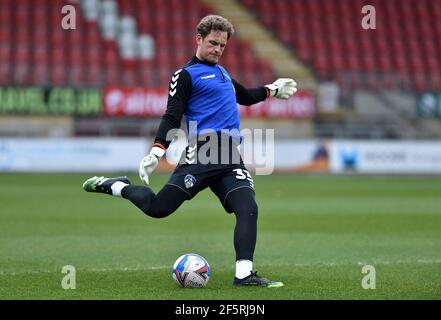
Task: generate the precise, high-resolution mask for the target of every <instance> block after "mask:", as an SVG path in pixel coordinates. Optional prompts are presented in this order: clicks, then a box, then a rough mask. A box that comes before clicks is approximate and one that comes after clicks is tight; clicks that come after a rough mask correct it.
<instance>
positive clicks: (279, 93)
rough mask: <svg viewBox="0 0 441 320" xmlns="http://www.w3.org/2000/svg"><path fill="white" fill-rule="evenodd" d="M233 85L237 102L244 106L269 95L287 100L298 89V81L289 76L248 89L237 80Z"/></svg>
mask: <svg viewBox="0 0 441 320" xmlns="http://www.w3.org/2000/svg"><path fill="white" fill-rule="evenodd" d="M233 85H234V89H235V90H236V100H237V102H238V103H239V104H242V105H244V106H250V105H252V104H255V103H258V102H260V101H263V100H265V99H266V98H268V97H276V98H277V99H284V100H286V99H288V98H289V97H291V96H292V95H293V94H294V93H296V91H297V83H296V82H295V81H294V80H293V79H289V78H280V79H277V80H276V81H274V82H273V83H271V84H267V85H265V86H264V87H258V88H253V89H246V88H244V87H243V86H242V85H241V84H240V83H238V82H237V81H235V80H233Z"/></svg>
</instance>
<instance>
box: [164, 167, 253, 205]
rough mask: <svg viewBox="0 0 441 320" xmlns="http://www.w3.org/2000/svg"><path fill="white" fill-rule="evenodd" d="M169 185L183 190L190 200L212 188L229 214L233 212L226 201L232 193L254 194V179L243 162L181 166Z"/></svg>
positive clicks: (174, 173) (169, 181)
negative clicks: (241, 190) (250, 191)
mask: <svg viewBox="0 0 441 320" xmlns="http://www.w3.org/2000/svg"><path fill="white" fill-rule="evenodd" d="M167 184H170V185H173V186H176V187H178V188H180V189H181V190H183V191H184V192H185V193H186V194H187V195H188V198H189V199H192V198H193V197H194V196H195V195H196V194H197V193H198V192H199V191H202V190H204V189H205V188H207V187H210V189H211V191H213V192H214V193H215V194H216V196H217V197H218V198H219V200H220V201H221V203H222V205H223V207H224V208H225V210H226V211H227V212H229V213H231V212H232V210H231V209H230V208H228V206H227V204H226V199H227V196H228V194H229V193H230V192H232V191H234V190H236V189H239V188H250V189H251V190H252V191H253V192H254V181H253V178H252V177H251V174H250V173H249V172H248V170H247V169H246V168H245V165H244V164H243V163H242V161H241V163H237V164H179V165H178V166H177V167H176V169H175V171H174V172H173V174H172V175H171V176H170V178H169V180H168V182H167Z"/></svg>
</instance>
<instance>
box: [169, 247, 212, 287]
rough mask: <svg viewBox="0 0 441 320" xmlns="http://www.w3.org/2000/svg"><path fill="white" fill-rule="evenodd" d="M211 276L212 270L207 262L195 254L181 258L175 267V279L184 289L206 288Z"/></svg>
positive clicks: (173, 272)
mask: <svg viewBox="0 0 441 320" xmlns="http://www.w3.org/2000/svg"><path fill="white" fill-rule="evenodd" d="M210 275H211V269H210V265H209V264H208V262H207V260H205V259H204V258H203V257H202V256H200V255H198V254H195V253H187V254H184V255H182V256H180V257H179V258H178V259H177V260H176V262H175V264H174V265H173V271H172V276H173V279H174V280H175V281H176V283H177V284H179V285H180V286H181V287H184V288H202V287H205V286H206V285H207V283H208V280H209V279H210Z"/></svg>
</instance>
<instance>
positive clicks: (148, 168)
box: [139, 146, 165, 184]
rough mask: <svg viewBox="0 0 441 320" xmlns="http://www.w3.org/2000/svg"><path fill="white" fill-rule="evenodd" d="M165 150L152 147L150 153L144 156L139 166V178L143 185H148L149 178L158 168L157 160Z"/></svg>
mask: <svg viewBox="0 0 441 320" xmlns="http://www.w3.org/2000/svg"><path fill="white" fill-rule="evenodd" d="M164 153H165V150H164V149H162V148H160V147H156V146H155V147H153V148H152V150H150V153H149V154H148V155H147V156H145V157H144V158H143V159H142V160H141V163H140V164H139V178H140V179H141V180H142V182H144V183H145V184H149V176H150V175H151V174H152V172H153V171H154V170H155V169H156V167H157V166H158V163H159V160H161V158H162V156H163V155H164Z"/></svg>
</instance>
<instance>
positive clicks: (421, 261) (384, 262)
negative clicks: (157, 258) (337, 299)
mask: <svg viewBox="0 0 441 320" xmlns="http://www.w3.org/2000/svg"><path fill="white" fill-rule="evenodd" d="M415 263H416V264H438V263H441V259H434V260H431V259H417V260H394V261H389V260H378V261H365V262H345V263H336V262H319V263H279V264H261V265H259V266H260V267H265V268H266V267H320V266H325V267H341V266H351V265H358V266H363V265H398V264H415ZM164 269H170V270H171V267H169V266H152V267H134V268H133V267H122V268H92V269H79V270H77V272H118V271H129V272H133V271H149V270H164ZM257 269H258V268H257ZM59 272H61V269H60V271H58V270H34V271H19V272H10V271H0V276H15V275H22V274H42V273H59Z"/></svg>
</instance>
